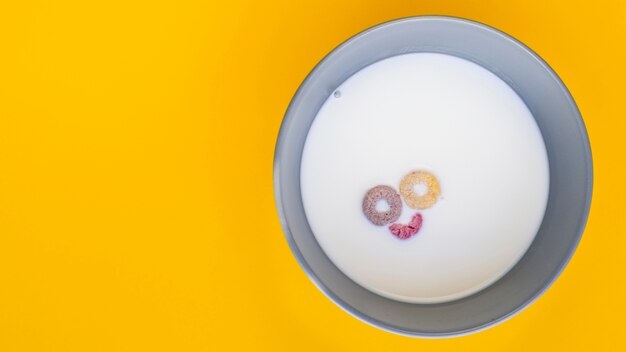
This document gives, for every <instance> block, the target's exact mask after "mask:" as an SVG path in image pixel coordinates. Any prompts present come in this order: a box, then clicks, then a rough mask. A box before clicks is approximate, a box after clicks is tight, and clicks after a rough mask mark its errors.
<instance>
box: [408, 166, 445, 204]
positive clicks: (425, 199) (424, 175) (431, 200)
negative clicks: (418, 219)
mask: <svg viewBox="0 0 626 352" xmlns="http://www.w3.org/2000/svg"><path fill="white" fill-rule="evenodd" d="M417 184H422V185H424V186H426V188H427V191H426V194H424V195H419V194H417V193H415V191H414V190H413V187H414V186H415V185H417ZM440 193H441V189H440V187H439V181H437V178H436V177H435V176H434V175H433V174H431V173H430V172H426V171H421V170H418V171H411V172H410V173H409V174H408V175H406V176H404V178H403V179H402V181H400V194H401V195H402V198H404V201H405V202H406V204H407V205H408V206H409V207H411V208H413V209H428V208H430V207H432V206H433V205H435V203H437V198H438V197H439V194H440Z"/></svg>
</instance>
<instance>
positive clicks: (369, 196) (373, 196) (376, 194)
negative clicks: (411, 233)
mask: <svg viewBox="0 0 626 352" xmlns="http://www.w3.org/2000/svg"><path fill="white" fill-rule="evenodd" d="M383 199H384V200H385V201H386V202H387V204H389V210H387V211H382V212H380V211H378V210H376V204H377V203H378V202H379V201H381V200H383ZM363 213H364V214H365V216H366V217H367V219H368V220H369V221H371V222H372V224H374V225H378V226H382V225H387V224H389V223H392V222H394V221H396V220H398V218H399V217H400V214H401V213H402V200H401V199H400V195H399V194H398V192H396V190H394V189H393V188H391V187H389V186H382V185H381V186H376V187H374V188H372V189H370V190H369V191H367V193H366V194H365V197H364V198H363Z"/></svg>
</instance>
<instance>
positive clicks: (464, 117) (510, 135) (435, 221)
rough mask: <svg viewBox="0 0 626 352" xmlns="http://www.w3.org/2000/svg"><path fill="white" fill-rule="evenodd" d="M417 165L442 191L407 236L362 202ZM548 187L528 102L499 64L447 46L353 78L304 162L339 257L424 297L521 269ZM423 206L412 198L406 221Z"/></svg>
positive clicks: (324, 114)
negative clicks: (486, 64) (380, 222)
mask: <svg viewBox="0 0 626 352" xmlns="http://www.w3.org/2000/svg"><path fill="white" fill-rule="evenodd" d="M413 170H425V171H428V172H431V173H432V174H433V175H435V176H436V177H437V179H438V180H439V183H440V187H441V197H440V198H439V200H438V202H437V203H436V204H435V205H434V206H433V207H432V208H429V209H425V210H419V212H420V213H421V214H422V215H423V225H422V228H421V229H420V231H419V233H417V235H415V236H414V237H412V238H410V239H407V240H401V239H398V238H396V237H395V236H393V235H392V234H391V233H390V232H389V229H388V226H375V225H373V224H372V223H371V222H369V221H368V220H367V218H366V217H365V215H364V214H363V212H362V209H361V203H362V200H363V196H364V195H365V193H366V192H367V191H368V190H369V189H370V188H372V187H374V186H377V185H388V186H391V187H393V188H394V189H396V190H399V183H400V180H401V179H402V177H403V176H405V175H406V174H407V173H409V172H410V171H413ZM548 189H549V170H548V160H547V154H546V148H545V145H544V142H543V139H542V136H541V134H540V131H539V129H538V127H537V125H536V123H535V120H534V119H533V116H532V114H531V113H530V111H529V110H528V108H527V107H526V105H525V104H524V102H523V101H522V100H521V99H520V97H519V96H518V95H517V94H516V93H515V92H514V91H513V90H512V89H511V88H510V87H509V86H508V85H507V84H506V83H505V82H504V81H502V80H501V79H499V78H498V77H497V76H495V75H494V74H492V73H491V72H489V71H488V70H486V69H484V68H482V67H481V66H478V65H476V64H474V63H472V62H469V61H466V60H463V59H460V58H457V57H453V56H448V55H442V54H431V53H419V54H406V55H400V56H396V57H392V58H388V59H385V60H382V61H379V62H377V63H375V64H373V65H370V66H368V67H366V68H364V69H363V70H361V71H359V72H357V73H356V74H354V75H353V76H352V77H350V78H349V79H348V80H346V81H345V82H344V83H343V84H342V85H341V86H340V87H338V88H337V90H336V91H335V92H333V94H330V96H329V97H328V99H327V101H326V102H325V104H324V105H323V107H322V108H321V109H320V111H319V113H318V115H317V117H316V118H315V121H314V122H313V125H312V126H311V129H310V131H309V134H308V137H307V140H306V144H305V147H304V151H303V155H302V163H301V190H302V198H303V202H304V208H305V212H306V216H307V219H308V221H309V224H310V225H311V228H312V230H313V232H314V234H315V237H316V239H317V241H318V242H319V244H320V245H321V247H322V249H323V250H324V252H325V253H326V254H327V255H328V257H329V258H330V259H331V260H332V261H333V263H335V265H336V266H337V267H338V268H339V269H340V270H341V271H343V272H344V273H345V274H346V275H347V276H348V277H350V278H351V279H352V280H354V281H355V282H356V283H358V284H360V285H361V286H363V287H365V288H367V289H369V290H371V291H373V292H375V293H377V294H380V295H383V296H386V297H389V298H392V299H396V300H400V301H406V302H415V303H436V302H445V301H450V300H454V299H458V298H462V297H465V296H467V295H470V294H472V293H475V292H477V291H479V290H481V289H483V288H485V287H487V286H488V285H490V284H491V283H493V282H494V281H496V280H497V279H498V278H500V277H501V276H503V275H504V274H505V273H506V272H507V271H508V270H510V269H511V268H512V267H513V266H514V265H515V263H516V262H517V261H518V260H519V259H520V258H521V257H522V255H523V254H524V252H525V251H526V250H527V249H528V247H529V245H530V244H531V242H532V241H533V239H534V237H535V234H536V232H537V230H538V228H539V226H540V224H541V221H542V218H543V214H544V211H545V207H546V203H547V198H548ZM418 191H420V192H423V190H418ZM384 206H385V205H384V204H382V205H381V206H380V209H384ZM416 212H418V210H415V209H411V208H409V207H408V206H407V205H406V203H404V201H403V209H402V215H401V216H400V219H399V220H398V222H400V223H403V224H406V223H407V222H408V221H409V220H410V218H411V217H412V216H413V215H414V214H415V213H416Z"/></svg>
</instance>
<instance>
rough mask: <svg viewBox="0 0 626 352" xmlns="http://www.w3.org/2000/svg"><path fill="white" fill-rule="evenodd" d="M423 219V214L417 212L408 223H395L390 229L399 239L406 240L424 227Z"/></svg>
mask: <svg viewBox="0 0 626 352" xmlns="http://www.w3.org/2000/svg"><path fill="white" fill-rule="evenodd" d="M422 221H423V218H422V214H420V213H417V214H415V215H413V217H412V218H411V221H409V223H408V224H407V225H402V224H393V225H391V226H389V231H391V233H392V234H394V235H395V236H396V237H398V238H399V239H402V240H406V239H408V238H410V237H411V236H414V235H416V234H417V233H418V232H419V230H420V228H422Z"/></svg>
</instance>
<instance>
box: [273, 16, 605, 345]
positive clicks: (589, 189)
mask: <svg viewBox="0 0 626 352" xmlns="http://www.w3.org/2000/svg"><path fill="white" fill-rule="evenodd" d="M423 20H435V21H451V22H458V23H462V24H465V25H471V26H476V27H480V28H481V29H483V30H487V31H488V32H492V33H493V34H496V35H500V36H502V37H504V38H505V39H507V40H508V41H509V42H511V43H513V44H515V45H517V46H518V47H520V48H521V49H522V50H523V51H524V52H525V53H526V54H527V55H530V56H531V57H532V58H534V59H535V60H536V61H537V62H538V63H539V64H540V65H541V66H543V68H544V69H545V71H546V72H547V73H548V74H549V75H550V78H551V79H552V80H553V81H555V82H556V83H557V84H558V86H559V88H560V90H561V92H562V93H563V94H564V95H565V96H566V98H567V100H568V105H569V106H570V107H571V108H572V109H573V111H574V112H575V115H576V117H577V118H576V122H577V128H578V132H579V133H580V137H581V143H582V146H583V148H584V150H585V155H584V156H583V158H584V162H585V167H586V172H587V175H588V179H587V180H586V185H585V189H584V194H585V204H584V210H583V213H582V215H581V217H580V220H579V223H578V232H577V233H576V239H575V243H573V245H572V246H571V247H570V248H569V251H568V253H567V255H566V256H565V258H564V260H563V261H562V262H561V264H560V265H559V267H558V269H557V270H556V271H555V273H554V274H553V275H552V276H551V277H550V280H549V281H547V282H546V283H545V284H544V285H543V286H542V287H541V288H540V289H539V290H537V291H536V292H534V294H532V295H531V296H530V297H529V298H528V299H526V300H525V301H524V302H523V303H522V304H521V305H519V306H517V307H515V308H514V309H513V310H511V311H510V312H509V313H508V314H505V315H502V316H499V317H498V318H496V319H494V320H492V321H490V322H487V323H485V324H482V325H479V326H475V327H471V328H468V329H464V330H459V331H453V332H435V333H433V332H416V331H410V330H405V329H400V328H397V327H394V326H390V325H389V324H387V323H384V322H381V321H379V320H377V319H375V318H373V317H370V316H367V315H365V314H364V313H362V312H361V311H359V310H358V309H356V308H354V307H352V306H351V305H350V304H348V303H347V302H345V301H344V300H342V299H341V298H340V297H338V296H337V295H336V294H335V293H334V292H332V290H331V289H330V288H329V287H327V286H326V285H325V284H324V283H322V281H321V279H320V278H319V277H318V276H317V275H316V273H315V272H314V270H313V269H312V268H311V267H310V266H309V264H308V263H307V261H306V260H305V258H304V256H303V254H302V253H301V251H300V249H299V248H298V245H297V244H296V242H295V239H294V237H293V234H292V231H291V228H290V226H289V224H288V223H287V219H286V215H285V209H284V205H283V202H282V189H281V177H280V172H279V169H280V164H281V155H282V154H283V153H284V152H283V150H284V148H285V144H284V138H285V136H284V135H285V133H286V132H285V130H286V125H287V121H288V120H289V117H290V116H292V114H291V111H292V109H293V104H294V102H296V101H297V100H298V98H299V96H300V95H301V94H302V87H303V86H305V85H306V84H307V83H308V82H309V81H310V80H311V79H312V78H313V77H314V76H315V75H316V73H317V71H318V69H319V67H320V66H322V65H323V64H324V63H325V62H326V61H327V60H328V59H329V57H330V56H331V55H332V54H333V53H335V52H337V51H339V50H340V49H342V48H344V47H346V46H348V45H350V44H351V43H353V42H355V41H357V40H359V39H362V38H363V37H365V36H367V35H369V34H370V33H371V32H373V31H376V30H378V29H381V28H385V27H389V26H395V25H398V24H402V23H406V22H413V21H423ZM481 66H482V65H481ZM593 178H594V177H593V159H592V152H591V145H590V141H589V136H588V133H587V129H586V126H585V123H584V120H583V119H582V116H581V114H580V110H579V109H578V106H577V104H576V102H575V101H574V99H573V97H572V95H571V93H570V92H569V90H568V89H567V87H566V86H565V84H564V83H563V81H562V80H561V78H560V77H559V76H558V74H557V73H556V72H555V70H554V69H552V67H551V66H550V65H549V64H548V63H547V62H546V61H545V60H544V59H542V58H541V57H540V56H539V55H538V54H537V53H535V52H534V51H533V50H532V49H530V48H529V47H528V46H526V45H525V44H524V43H522V42H521V41H520V40H518V39H516V38H514V37H513V36H511V35H509V34H507V33H505V32H503V31H501V30H499V29H497V28H495V27H492V26H490V25H487V24H485V23H482V22H479V21H476V20H470V19H468V18H463V17H458V16H448V15H420V16H408V17H401V18H397V19H393V20H389V21H385V22H382V23H379V24H377V25H374V26H371V27H368V28H367V29H365V30H363V31H361V32H359V33H357V34H355V35H353V36H351V37H350V38H348V39H346V40H345V41H343V42H342V43H341V44H339V45H337V46H336V47H335V48H333V49H332V50H331V51H330V52H328V53H327V54H326V55H325V56H324V57H323V58H322V59H321V60H320V61H319V62H318V63H317V64H316V65H315V66H314V67H313V68H312V69H311V71H310V72H309V73H308V74H307V76H306V77H305V79H304V80H303V81H302V82H301V83H300V85H299V86H298V88H297V90H296V93H295V94H294V95H293V97H292V98H291V100H290V102H289V105H288V107H287V110H286V112H285V114H284V116H283V120H282V122H281V126H280V129H279V132H278V135H277V139H276V145H275V150H274V159H273V186H274V200H275V204H276V208H277V212H278V217H279V220H280V224H281V228H282V231H283V234H284V236H285V238H286V240H287V243H288V245H289V248H290V249H291V251H292V253H293V255H294V256H295V258H296V260H297V262H298V264H299V265H300V267H301V268H302V269H303V270H304V272H305V273H306V275H307V276H308V278H309V279H310V280H311V281H312V282H313V284H314V285H315V286H316V287H317V288H318V289H319V290H320V291H321V292H322V293H323V294H324V295H325V296H326V297H328V298H329V299H330V300H331V301H332V302H333V303H335V304H336V305H337V306H339V307H340V308H341V309H343V310H344V311H345V312H347V313H348V314H350V315H352V316H353V317H355V318H357V319H359V320H360V321H362V322H365V323H366V324H368V325H370V326H373V327H376V328H378V329H381V330H384V331H388V332H391V333H395V334H399V335H403V336H408V337H420V338H446V337H457V336H464V335H468V334H472V333H476V332H479V331H483V330H486V329H488V328H491V327H493V326H496V325H499V324H501V323H503V322H505V321H507V320H508V319H510V318H512V317H513V316H515V315H517V314H518V313H519V312H521V311H522V310H524V309H526V308H527V307H528V306H530V305H531V304H532V303H534V302H535V301H536V300H537V299H538V298H539V297H541V296H542V295H543V294H544V293H545V292H546V291H547V290H548V289H549V288H550V287H551V286H552V285H553V284H554V282H555V281H556V280H557V279H558V278H559V277H560V276H561V274H562V272H563V270H564V269H565V267H566V266H567V265H568V263H569V262H570V261H571V259H572V257H573V255H574V252H575V251H576V249H577V248H578V246H579V244H580V241H581V238H582V235H583V232H584V230H585V227H586V224H587V221H588V218H589V213H590V210H591V202H592V193H593ZM494 284H495V283H494ZM492 285H493V284H492Z"/></svg>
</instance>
